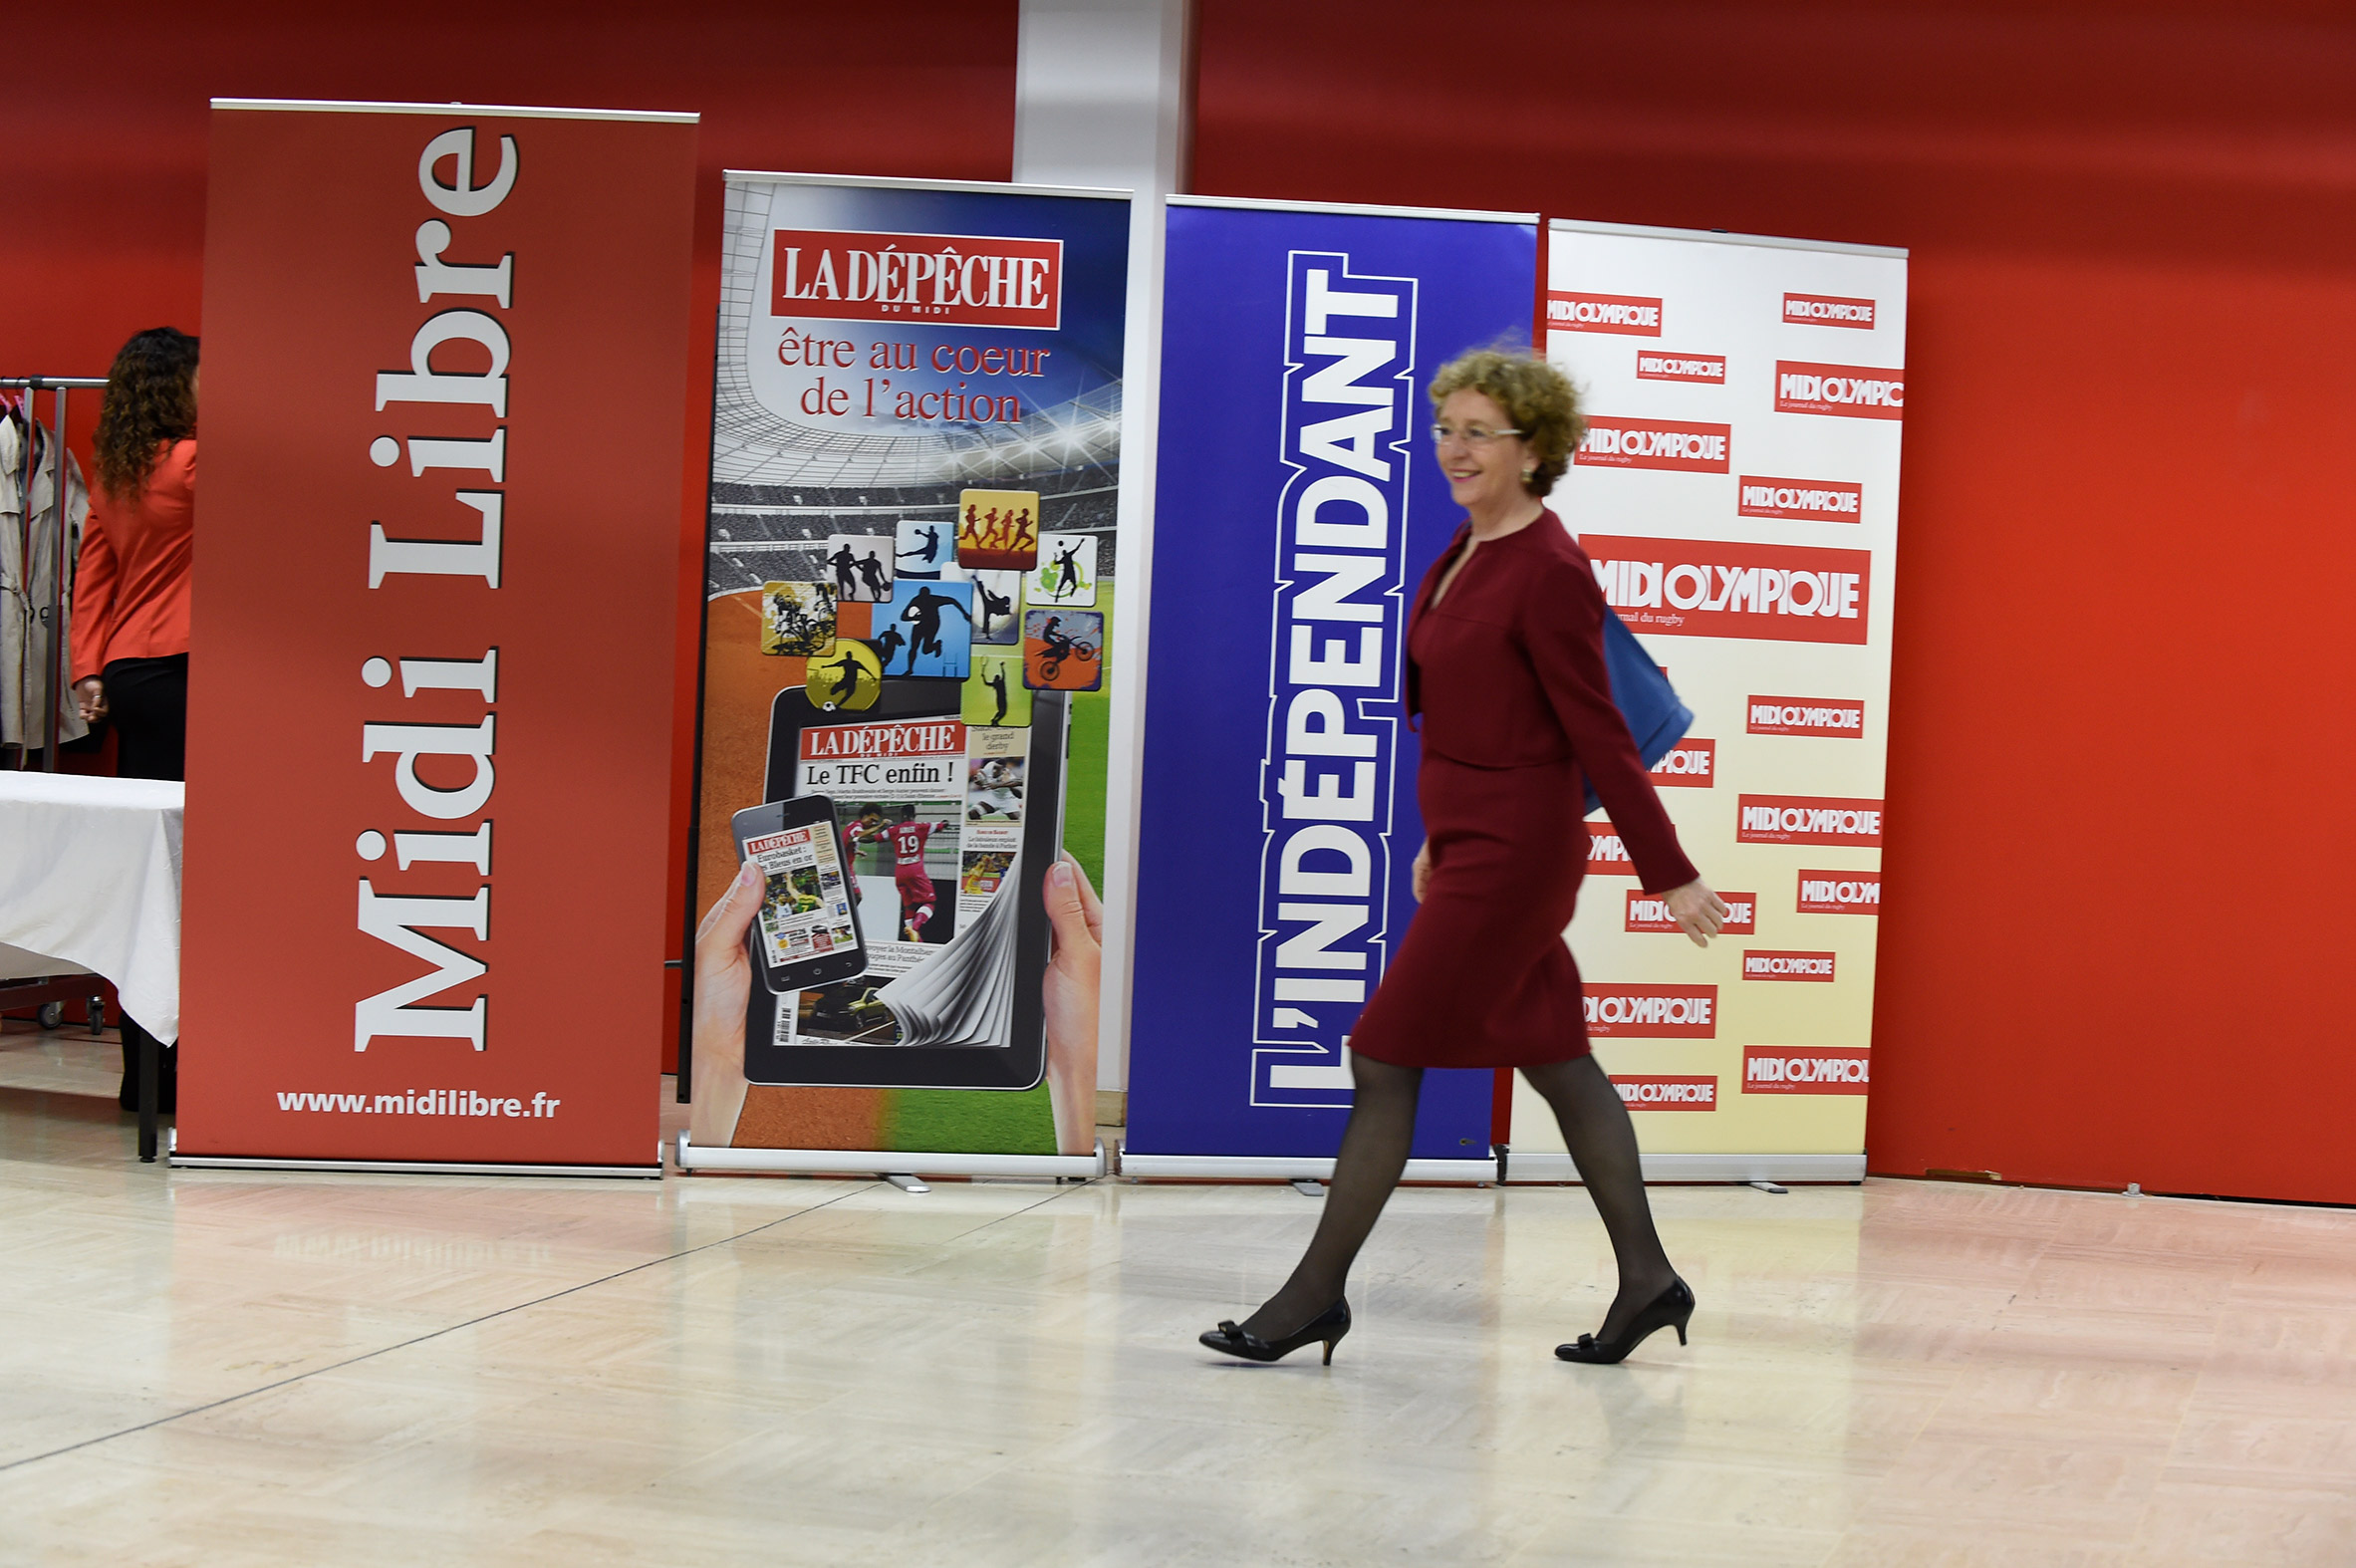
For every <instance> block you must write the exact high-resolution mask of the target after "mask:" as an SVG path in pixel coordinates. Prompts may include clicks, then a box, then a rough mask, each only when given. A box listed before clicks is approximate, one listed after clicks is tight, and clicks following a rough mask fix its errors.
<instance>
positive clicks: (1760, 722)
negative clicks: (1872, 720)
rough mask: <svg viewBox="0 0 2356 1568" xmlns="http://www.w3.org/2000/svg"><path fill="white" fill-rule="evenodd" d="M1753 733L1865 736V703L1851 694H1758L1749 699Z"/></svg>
mask: <svg viewBox="0 0 2356 1568" xmlns="http://www.w3.org/2000/svg"><path fill="white" fill-rule="evenodd" d="M1747 711H1748V712H1749V714H1750V720H1749V724H1748V726H1747V727H1748V729H1749V731H1750V733H1751V734H1753V735H1825V736H1830V737H1832V738H1833V739H1836V740H1863V739H1864V738H1865V704H1864V703H1863V702H1862V701H1859V700H1857V699H1855V698H1852V697H1759V696H1754V697H1752V698H1751V699H1750V705H1749V707H1748V709H1747Z"/></svg>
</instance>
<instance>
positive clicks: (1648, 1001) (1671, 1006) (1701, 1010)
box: [1585, 985, 1717, 1040]
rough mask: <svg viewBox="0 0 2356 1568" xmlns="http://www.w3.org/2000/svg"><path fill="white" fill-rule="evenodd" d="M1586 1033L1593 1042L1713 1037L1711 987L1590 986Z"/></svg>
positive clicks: (1714, 997)
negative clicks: (1596, 1040) (1591, 1037)
mask: <svg viewBox="0 0 2356 1568" xmlns="http://www.w3.org/2000/svg"><path fill="white" fill-rule="evenodd" d="M1585 990H1586V992H1587V1032H1588V1033H1589V1034H1590V1035H1593V1036H1594V1037H1595V1038H1596V1039H1599V1040H1622V1039H1627V1040H1713V1039H1715V1038H1717V987H1716V986H1714V985H1590V986H1587V987H1585Z"/></svg>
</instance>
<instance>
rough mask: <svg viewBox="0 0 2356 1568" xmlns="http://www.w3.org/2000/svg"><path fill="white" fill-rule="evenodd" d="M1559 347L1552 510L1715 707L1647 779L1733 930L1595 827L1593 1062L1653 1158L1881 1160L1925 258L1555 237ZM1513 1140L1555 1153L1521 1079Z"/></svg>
mask: <svg viewBox="0 0 2356 1568" xmlns="http://www.w3.org/2000/svg"><path fill="white" fill-rule="evenodd" d="M1544 325H1545V342H1546V353H1547V356H1548V358H1550V359H1551V360H1553V361H1554V362H1555V363H1556V364H1558V365H1560V366H1562V367H1563V368H1564V369H1565V370H1566V371H1567V372H1569V373H1570V376H1571V378H1572V380H1573V381H1575V382H1576V383H1577V384H1578V386H1579V388H1580V391H1581V392H1582V394H1583V396H1584V398H1585V401H1586V407H1587V411H1588V419H1589V430H1588V435H1587V439H1586V441H1585V443H1584V445H1583V446H1582V447H1581V450H1580V452H1579V454H1578V458H1577V461H1576V462H1575V463H1574V464H1573V466H1572V468H1571V471H1570V472H1569V474H1567V475H1566V476H1565V477H1564V479H1563V480H1562V482H1561V483H1560V484H1559V485H1557V487H1556V489H1555V492H1554V505H1555V509H1556V511H1557V512H1559V513H1560V514H1561V516H1562V517H1563V519H1564V521H1565V522H1566V523H1568V524H1569V526H1570V527H1571V528H1572V529H1573V530H1575V531H1576V532H1577V533H1578V534H1579V536H1580V540H1581V543H1582V544H1583V545H1584V547H1585V548H1586V551H1587V553H1588V556H1589V557H1590V558H1591V559H1592V560H1593V561H1594V563H1595V570H1596V577H1597V580H1598V581H1599V582H1600V583H1601V584H1602V585H1603V588H1604V593H1605V597H1606V598H1608V599H1609V600H1610V601H1611V602H1612V604H1613V605H1614V606H1615V607H1616V608H1617V609H1618V610H1619V612H1620V615H1621V617H1622V618H1623V619H1624V620H1626V621H1627V623H1628V625H1629V627H1630V628H1631V629H1632V630H1633V631H1635V632H1636V633H1637V635H1638V637H1639V638H1640V639H1642V640H1643V642H1644V645H1645V647H1646V648H1647V649H1648V650H1650V651H1651V653H1653V656H1654V657H1655V658H1656V659H1657V660H1658V661H1659V662H1660V663H1661V664H1662V665H1663V666H1664V667H1665V668H1666V669H1667V670H1668V671H1669V677H1670V679H1671V681H1672V682H1673V683H1674V684H1675V685H1676V687H1677V689H1678V693H1679V695H1681V696H1682V697H1684V699H1685V701H1686V703H1687V705H1688V706H1690V707H1691V708H1692V709H1693V710H1694V720H1695V721H1694V728H1693V732H1692V733H1691V734H1690V735H1689V736H1688V737H1687V739H1686V740H1685V741H1684V743H1683V744H1681V745H1680V746H1679V747H1678V748H1677V749H1676V750H1675V751H1673V752H1672V753H1670V755H1669V756H1667V757H1666V758H1664V759H1663V760H1662V762H1661V764H1660V766H1659V767H1657V768H1656V769H1655V770H1654V778H1655V782H1656V783H1657V784H1659V785H1660V786H1661V795H1662V799H1663V801H1664V802H1665V803H1666V804H1667V805H1668V807H1669V811H1670V815H1671V816H1672V817H1673V818H1675V819H1676V821H1677V825H1678V832H1679V835H1680V837H1681V838H1682V839H1683V841H1684V844H1685V847H1686V851H1687V853H1688V854H1689V855H1690V856H1692V858H1693V860H1694V862H1695V864H1696V865H1698V866H1700V867H1701V868H1702V875H1703V876H1704V877H1706V878H1707V879H1708V880H1709V883H1710V885H1711V886H1712V887H1714V888H1716V889H1717V890H1718V892H1719V893H1720V895H1721V896H1723V897H1724V898H1725V899H1726V901H1727V902H1728V903H1729V904H1731V905H1732V906H1733V907H1734V919H1733V921H1732V922H1731V923H1730V924H1729V925H1728V927H1727V932H1726V934H1725V935H1724V936H1721V937H1720V938H1719V939H1718V940H1717V941H1716V942H1714V943H1713V944H1712V945H1711V946H1710V948H1709V949H1708V950H1707V951H1702V950H1700V949H1697V948H1696V947H1694V946H1693V945H1692V944H1691V943H1690V942H1688V941H1687V940H1686V939H1685V938H1684V937H1683V936H1681V935H1679V934H1678V933H1677V931H1676V928H1675V926H1674V925H1673V924H1672V923H1671V921H1670V920H1669V918H1668V914H1667V911H1666V910H1664V909H1663V908H1662V907H1661V905H1660V903H1659V901H1657V900H1654V899H1652V898H1649V897H1648V896H1647V895H1645V894H1644V893H1643V892H1642V890H1640V889H1639V888H1638V886H1637V884H1636V881H1635V868H1634V867H1633V866H1632V865H1630V863H1629V861H1628V859H1627V857H1626V855H1625V854H1623V853H1620V847H1619V843H1618V840H1617V838H1616V837H1615V836H1614V835H1613V834H1612V832H1611V829H1610V827H1609V825H1608V824H1607V823H1606V822H1605V821H1604V820H1603V818H1602V817H1601V816H1600V815H1599V816H1597V817H1595V818H1594V819H1592V820H1591V823H1590V831H1591V834H1592V836H1593V840H1594V846H1595V848H1594V852H1593V856H1592V859H1591V860H1590V862H1589V867H1588V872H1589V880H1588V883H1587V887H1586V893H1585V896H1584V898H1583V899H1582V900H1581V903H1580V908H1579V914H1578V917H1577V919H1576V920H1574V921H1573V923H1572V926H1571V931H1570V940H1571V946H1572V950H1573V951H1574V952H1575V953H1576V954H1577V955H1578V959H1579V966H1580V970H1581V972H1582V975H1583V977H1584V978H1585V980H1586V983H1587V1011H1588V1031H1589V1033H1590V1035H1591V1036H1592V1037H1593V1038H1594V1040H1595V1042H1596V1052H1597V1055H1598V1056H1599V1057H1600V1058H1601V1060H1602V1061H1603V1063H1604V1065H1605V1067H1606V1069H1607V1070H1608V1071H1609V1072H1610V1073H1611V1075H1612V1078H1613V1080H1614V1082H1615V1083H1617V1084H1618V1085H1619V1087H1620V1092H1621V1095H1622V1097H1623V1098H1624V1099H1625V1100H1626V1101H1627V1102H1628V1105H1629V1109H1630V1110H1631V1111H1632V1112H1634V1113H1635V1114H1636V1121H1637V1130H1638V1137H1639V1138H1640V1139H1641V1140H1642V1142H1643V1145H1644V1149H1645V1152H1646V1153H1647V1154H1648V1155H1699V1154H1818V1155H1856V1154H1859V1153H1860V1152H1861V1151H1862V1150H1863V1149H1864V1147H1865V1103H1866V1102H1865V1097H1866V1093H1867V1090H1868V1087H1869V1085H1870V1083H1871V1062H1872V1057H1871V1046H1872V1043H1873V1038H1872V1037H1873V977H1874V937H1875V931H1876V928H1877V923H1878V922H1877V916H1878V915H1879V914H1880V910H1881V859H1882V833H1883V803H1882V782H1883V757H1884V736H1885V735H1886V734H1887V733H1888V724H1889V692H1890V616H1891V599H1892V595H1891V589H1892V582H1891V572H1892V568H1893V565H1894V561H1895V554H1896V547H1897V541H1898V457H1899V435H1900V432H1901V430H1902V429H1903V428H1904V422H1903V421H1904V417H1905V411H1906V370H1905V366H1906V258H1905V253H1904V252H1903V251H1894V250H1882V249H1874V248H1867V247H1861V246H1835V245H1813V244H1807V243H1803V242H1799V241H1790V240H1774V239H1756V238H1748V237H1740V236H1732V235H1723V234H1707V233H1695V232H1686V231H1681V230H1663V229H1630V228H1621V227H1618V226H1614V225H1609V224H1586V223H1573V222H1562V221H1558V222H1556V223H1555V224H1554V225H1553V227H1552V234H1551V239H1550V252H1549V260H1548V268H1547V295H1546V305H1545V324H1544ZM1510 1143H1511V1146H1512V1149H1513V1154H1514V1161H1515V1163H1516V1164H1521V1163H1522V1162H1523V1157H1524V1156H1525V1155H1527V1154H1533V1153H1540V1154H1542V1153H1548V1152H1556V1153H1559V1152H1560V1151H1561V1149H1562V1141H1561V1136H1560V1134H1559V1133H1558V1132H1557V1130H1556V1128H1555V1125H1554V1118H1553V1117H1552V1115H1551V1114H1549V1112H1548V1111H1547V1108H1546V1106H1545V1103H1544V1102H1543V1101H1541V1100H1540V1099H1539V1098H1538V1097H1537V1096H1536V1095H1534V1094H1532V1093H1531V1092H1530V1091H1529V1089H1528V1087H1527V1085H1525V1084H1522V1083H1520V1081H1519V1080H1518V1078H1517V1079H1516V1087H1515V1099H1514V1106H1513V1121H1512V1132H1511V1138H1510ZM1544 1164H1548V1163H1541V1165H1544ZM1524 1169H1525V1170H1534V1169H1537V1168H1533V1167H1530V1166H1527V1165H1525V1166H1524ZM1553 1174H1555V1175H1560V1174H1562V1173H1560V1172H1555V1173H1553Z"/></svg>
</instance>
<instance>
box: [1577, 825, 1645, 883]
mask: <svg viewBox="0 0 2356 1568" xmlns="http://www.w3.org/2000/svg"><path fill="white" fill-rule="evenodd" d="M1587 875H1588V876H1590V877H1633V876H1635V875H1636V863H1635V862H1634V861H1632V860H1630V859H1629V858H1628V846H1627V845H1625V844H1623V843H1621V842H1620V830H1619V829H1618V828H1615V827H1613V826H1612V825H1611V824H1610V823H1608V822H1590V823H1588V824H1587Z"/></svg>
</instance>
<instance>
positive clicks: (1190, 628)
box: [1123, 197, 1576, 1179]
mask: <svg viewBox="0 0 2356 1568" xmlns="http://www.w3.org/2000/svg"><path fill="white" fill-rule="evenodd" d="M1168 238H1169V248H1168V254H1167V274H1166V275H1167V280H1168V281H1167V292H1166V294H1165V296H1164V305H1163V312H1164V314H1163V351H1162V352H1163V362H1162V365H1163V369H1162V398H1161V407H1162V416H1161V452H1160V462H1159V481H1158V495H1157V499H1156V505H1155V518H1156V523H1155V555H1154V607H1153V610H1154V613H1153V620H1152V626H1151V628H1150V634H1149V635H1150V641H1151V654H1150V657H1149V661H1148V668H1147V675H1148V698H1147V716H1148V720H1149V722H1148V725H1147V728H1146V743H1145V762H1144V783H1143V799H1142V817H1143V827H1142V836H1141V840H1140V845H1139V860H1138V914H1137V953H1136V960H1135V963H1136V968H1135V973H1136V980H1135V990H1134V993H1133V1015H1132V1024H1131V1029H1132V1033H1131V1043H1130V1101H1129V1111H1130V1122H1129V1141H1128V1145H1127V1149H1126V1152H1125V1154H1124V1156H1123V1169H1124V1170H1127V1171H1131V1172H1135V1173H1137V1174H1140V1175H1167V1176H1185V1175H1197V1176H1253V1175H1259V1176H1307V1175H1314V1174H1316V1173H1317V1171H1318V1170H1319V1169H1320V1168H1321V1167H1322V1165H1323V1163H1326V1162H1330V1161H1331V1160H1332V1158H1333V1156H1334V1152H1335V1150H1336V1148H1337V1147H1338V1145H1339V1143H1340V1140H1341V1134H1342V1126H1343V1123H1344V1122H1345V1121H1346V1120H1347V1119H1348V1114H1349V1106H1350V1097H1351V1074H1350V1066H1349V1059H1348V1055H1347V1049H1346V1042H1347V1040H1348V1037H1349V1034H1350V1030H1351V1028H1352V1026H1353V1024H1354V1023H1355V1022H1356V1020H1357V1017H1358V1013H1359V1010H1360V1008H1361V1007H1362V1006H1363V1005H1364V1003H1365V1000H1366V998H1367V997H1368V996H1369V995H1371V994H1372V993H1373V990H1374V987H1375V986H1376V985H1377V984H1378V983H1379V982H1380V981H1381V979H1382V976H1383V969H1384V964H1385V962H1386V961H1387V959H1388V956H1389V954H1390V952H1391V950H1392V948H1393V947H1394V945H1395V944H1396V943H1397V941H1398V940H1399V938H1400V937H1401V935H1402V934H1404V932H1405V931H1406V929H1407V922H1408V918H1409V916H1410V915H1411V914H1412V913H1413V911H1414V908H1415V904H1414V898H1413V895H1412V892H1411V888H1410V877H1409V868H1410V866H1411V864H1412V863H1413V861H1414V859H1415V855H1416V851H1417V848H1418V847H1419V846H1420V845H1421V843H1422V842H1423V830H1422V827H1421V819H1420V817H1419V815H1418V813H1417V810H1416V801H1415V780H1416V765H1417V755H1418V752H1417V746H1416V737H1415V733H1414V731H1412V730H1411V729H1409V728H1408V726H1407V724H1406V722H1405V714H1404V710H1403V707H1402V695H1403V691H1404V685H1403V681H1404V650H1403V648H1402V639H1403V636H1404V634H1405V630H1406V628H1405V621H1406V614H1407V604H1408V600H1409V598H1410V597H1411V596H1412V594H1413V592H1414V587H1415V584H1416V583H1418V582H1419V581H1420V580H1421V579H1422V577H1423V574H1424V572H1425V570H1426V569H1427V568H1428V567H1429V566H1430V565H1431V563H1432V561H1433V559H1434V558H1435V557H1437V556H1438V555H1439V554H1440V551H1441V550H1443V549H1444V548H1446V545H1447V542H1448V539H1449V537H1450V535H1451V534H1452V533H1453V531H1454V529H1455V526H1456V523H1457V521H1458V519H1459V518H1460V516H1461V513H1460V512H1459V511H1458V510H1457V509H1456V508H1455V507H1454V506H1453V505H1451V504H1450V502H1449V499H1448V489H1447V483H1446V480H1445V478H1444V476H1443V475H1442V474H1441V473H1440V469H1439V467H1438V465H1437V464H1436V463H1434V462H1433V460H1432V456H1431V441H1430V440H1429V438H1428V437H1427V435H1426V433H1425V432H1426V430H1427V429H1428V427H1429V425H1430V424H1431V420H1432V412H1431V402H1430V399H1429V397H1428V395H1427V389H1428V388H1429V387H1430V385H1431V381H1432V377H1433V374H1434V373H1435V372H1436V371H1438V370H1439V369H1440V366H1442V365H1443V364H1445V363H1446V362H1447V361H1448V360H1450V359H1451V358H1453V357H1455V356H1456V355H1458V354H1461V353H1463V352H1464V351H1466V350H1468V349H1474V348H1480V347H1484V346H1487V345H1491V344H1494V343H1497V342H1499V341H1504V342H1507V343H1516V342H1519V343H1526V342H1527V333H1528V322H1529V309H1530V300H1531V297H1532V295H1533V293H1534V292H1535V289H1536V284H1537V227H1536V219H1535V218H1534V217H1531V216H1528V215H1517V214H1483V213H1448V212H1430V211H1383V210H1375V209H1352V208H1338V207H1318V206H1314V205H1304V204H1288V203H1279V202H1268V203H1261V202H1225V201H1208V200H1205V199H1203V198H1185V197H1179V198H1174V199H1173V201H1172V202H1171V205H1170V212H1169V231H1168ZM1566 809H1576V808H1575V807H1570V806H1566ZM1467 983H1477V977H1467ZM1491 1094H1492V1077H1491V1075H1490V1074H1489V1073H1487V1072H1485V1071H1480V1072H1467V1071H1457V1072H1435V1073H1432V1074H1429V1075H1428V1076H1427V1078H1426V1080H1425V1088H1424V1096H1423V1103H1422V1108H1421V1112H1420V1115H1419V1117H1418V1121H1417V1128H1416V1138H1415V1143H1414V1146H1413V1158H1414V1160H1415V1162H1416V1164H1415V1165H1413V1166H1411V1168H1410V1175H1411V1176H1426V1177H1433V1176H1456V1177H1458V1178H1463V1179H1480V1178H1484V1177H1485V1176H1490V1175H1493V1174H1494V1170H1495V1167H1494V1164H1493V1161H1492V1159H1491V1156H1490V1125H1489V1124H1490V1105H1491Z"/></svg>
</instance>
